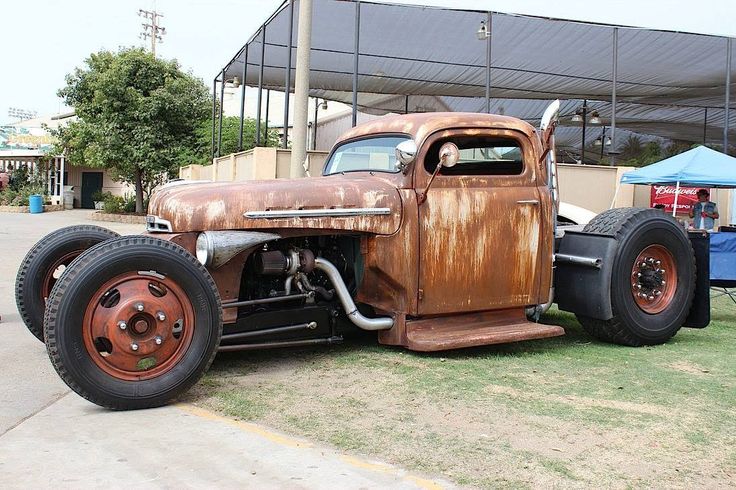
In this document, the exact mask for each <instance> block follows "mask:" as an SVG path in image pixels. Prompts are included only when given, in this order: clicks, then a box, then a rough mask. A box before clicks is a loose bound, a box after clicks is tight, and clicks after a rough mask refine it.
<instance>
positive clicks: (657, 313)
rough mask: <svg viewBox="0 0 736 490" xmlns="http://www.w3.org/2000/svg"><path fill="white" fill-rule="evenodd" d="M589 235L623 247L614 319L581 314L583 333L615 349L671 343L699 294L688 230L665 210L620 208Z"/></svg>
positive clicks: (616, 266) (616, 270)
mask: <svg viewBox="0 0 736 490" xmlns="http://www.w3.org/2000/svg"><path fill="white" fill-rule="evenodd" d="M583 231H584V232H588V233H596V234H602V235H610V236H613V237H614V238H616V241H617V242H618V250H617V252H616V257H615V258H614V262H613V274H612V277H611V306H612V309H613V318H611V319H610V320H597V319H593V318H589V317H586V316H582V315H577V318H578V321H579V322H580V324H581V325H582V326H583V328H584V329H585V330H586V331H587V332H588V333H590V334H591V335H592V336H594V337H596V338H598V339H600V340H603V341H605V342H611V343H615V344H622V345H629V346H640V345H655V344H662V343H664V342H667V340H669V339H670V338H672V337H673V336H674V335H675V334H676V333H677V331H678V330H679V329H680V327H682V325H683V323H685V319H686V318H687V315H688V312H689V311H690V307H691V305H692V302H693V297H694V295H695V273H696V270H695V254H694V252H693V249H692V245H691V244H690V240H689V239H688V238H687V235H686V234H685V232H684V230H683V229H682V227H681V226H680V225H679V224H678V223H677V221H675V219H674V218H672V217H671V216H668V215H666V214H664V213H662V212H661V211H659V210H655V209H640V208H619V209H610V210H608V211H605V212H603V213H601V214H599V215H598V216H596V217H595V219H593V220H592V221H591V222H590V223H588V225H586V226H585V228H584V229H583ZM667 269H674V270H667Z"/></svg>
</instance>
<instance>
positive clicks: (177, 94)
mask: <svg viewBox="0 0 736 490" xmlns="http://www.w3.org/2000/svg"><path fill="white" fill-rule="evenodd" d="M58 95H59V96H60V97H61V98H62V99H63V100H64V102H65V103H66V104H67V105H69V106H71V107H73V108H74V111H75V113H76V115H77V118H78V119H77V120H76V121H73V122H72V123H70V124H69V125H67V126H66V127H63V128H61V129H59V130H57V131H56V132H55V133H56V134H55V135H56V137H57V138H58V140H59V146H60V147H61V149H63V150H64V151H65V152H66V155H67V158H68V159H69V160H70V162H71V163H73V164H76V165H88V166H91V167H99V168H106V169H110V170H111V171H112V174H113V178H115V179H117V180H120V181H123V182H128V183H131V184H133V185H135V194H136V207H135V210H136V212H138V213H140V212H143V196H144V193H150V191H151V189H152V188H153V187H155V186H156V185H158V184H159V183H161V182H162V181H163V180H165V179H166V178H167V174H169V173H174V172H175V171H176V169H177V168H178V166H179V164H180V163H181V155H182V154H191V153H193V152H194V151H195V149H196V147H197V141H198V129H199V128H200V127H201V125H202V124H203V121H206V120H207V119H208V115H209V111H210V107H211V106H210V102H209V94H208V91H207V87H206V86H205V85H204V83H202V81H201V80H200V79H198V78H195V77H194V76H192V75H191V74H188V73H184V72H182V71H181V69H180V67H179V64H178V63H177V62H176V61H175V60H162V59H157V58H155V57H154V56H153V55H151V54H150V53H147V52H145V51H144V50H143V49H139V48H124V49H121V50H120V51H118V52H117V53H113V52H110V51H100V52H99V53H94V54H92V55H90V57H89V58H87V59H86V60H85V66H84V67H83V68H77V69H76V70H74V72H73V73H71V74H69V75H67V77H66V86H65V87H64V88H62V89H61V90H59V92H58Z"/></svg>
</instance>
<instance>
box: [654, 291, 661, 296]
mask: <svg viewBox="0 0 736 490" xmlns="http://www.w3.org/2000/svg"><path fill="white" fill-rule="evenodd" d="M654 295H655V296H662V291H660V290H659V289H655V290H654Z"/></svg>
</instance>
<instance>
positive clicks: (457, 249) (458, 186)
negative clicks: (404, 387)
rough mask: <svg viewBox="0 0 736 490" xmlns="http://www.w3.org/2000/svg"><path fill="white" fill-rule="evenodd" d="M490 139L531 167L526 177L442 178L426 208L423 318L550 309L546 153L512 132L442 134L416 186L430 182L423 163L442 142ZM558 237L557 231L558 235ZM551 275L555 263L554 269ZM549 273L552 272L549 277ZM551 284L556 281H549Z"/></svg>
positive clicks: (422, 217)
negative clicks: (542, 159)
mask: <svg viewBox="0 0 736 490" xmlns="http://www.w3.org/2000/svg"><path fill="white" fill-rule="evenodd" d="M481 134H482V135H484V136H485V135H488V136H492V137H501V138H512V139H515V140H516V141H517V142H518V143H519V144H520V146H521V148H522V153H523V160H524V162H525V164H524V169H523V172H522V173H521V174H520V175H480V176H478V175H468V176H465V175H441V174H440V175H438V176H437V178H436V179H435V182H434V184H433V185H432V187H431V189H430V190H429V192H428V194H427V201H426V202H425V203H424V204H423V205H422V206H420V207H419V226H418V229H419V285H418V287H419V288H421V289H422V290H423V299H422V300H421V301H420V302H419V314H421V315H431V314H440V313H449V312H467V311H483V310H489V309H494V308H510V307H515V306H527V305H534V304H539V303H545V302H546V301H547V300H546V297H547V295H548V289H547V290H546V291H544V293H543V294H541V292H540V285H541V284H540V275H541V274H543V272H542V269H540V267H542V266H544V263H543V262H547V260H544V261H542V260H540V257H541V256H549V260H550V261H551V250H544V249H543V248H542V247H544V246H548V245H550V244H551V241H547V240H542V233H543V232H546V230H545V229H544V226H543V221H545V219H544V218H543V216H542V209H541V208H542V205H543V203H542V194H543V193H546V192H547V190H546V186H545V185H544V184H542V183H541V182H540V181H539V178H538V169H539V167H538V158H537V155H538V153H537V152H536V151H535V149H536V148H535V147H534V146H533V143H532V142H531V140H529V139H528V138H526V137H525V135H524V134H522V133H519V132H517V131H514V130H509V129H499V130H494V129H488V130H477V129H464V130H452V131H449V130H448V131H442V132H440V133H436V134H434V135H432V136H431V137H430V138H429V139H428V140H427V141H426V142H425V144H424V145H423V147H422V151H421V152H420V158H419V161H418V163H417V165H416V172H415V186H416V188H419V189H421V188H424V187H425V185H426V182H427V181H428V179H429V178H430V173H429V172H428V171H427V170H426V169H425V167H424V164H423V161H424V158H425V157H426V156H427V154H426V152H427V148H428V147H429V146H430V145H431V144H432V143H433V142H434V141H436V140H438V139H445V138H454V137H462V136H477V135H481ZM550 233H551V231H550ZM549 271H551V263H549ZM549 271H544V274H548V273H549ZM545 282H549V281H545Z"/></svg>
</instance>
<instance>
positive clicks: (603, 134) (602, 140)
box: [598, 126, 606, 163]
mask: <svg viewBox="0 0 736 490" xmlns="http://www.w3.org/2000/svg"><path fill="white" fill-rule="evenodd" d="M605 147H606V127H605V126H603V133H601V159H600V160H599V161H598V163H600V162H602V161H603V149H604V148H605Z"/></svg>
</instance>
